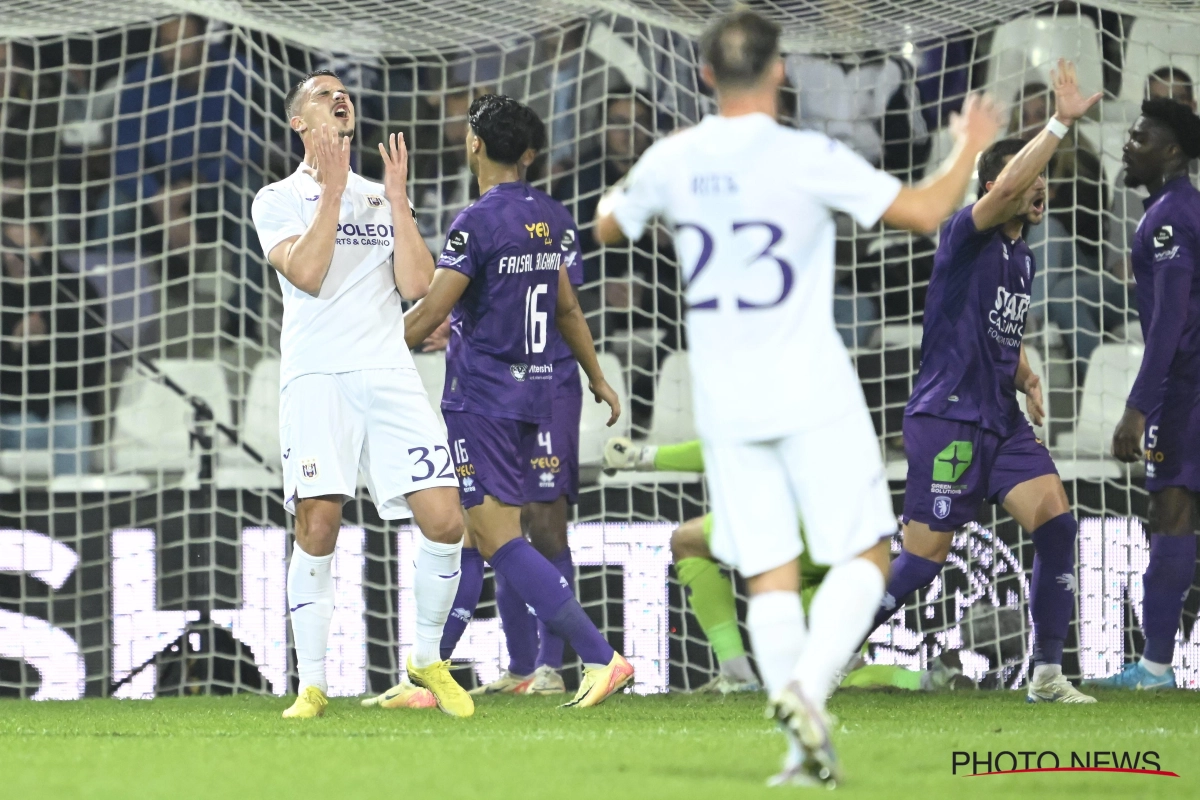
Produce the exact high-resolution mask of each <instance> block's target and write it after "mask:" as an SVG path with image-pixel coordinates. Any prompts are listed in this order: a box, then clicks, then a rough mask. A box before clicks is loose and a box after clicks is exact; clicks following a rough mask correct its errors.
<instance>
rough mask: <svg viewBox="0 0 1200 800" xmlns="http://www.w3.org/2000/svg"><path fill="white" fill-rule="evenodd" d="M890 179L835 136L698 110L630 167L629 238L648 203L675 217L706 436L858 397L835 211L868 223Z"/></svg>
mask: <svg viewBox="0 0 1200 800" xmlns="http://www.w3.org/2000/svg"><path fill="white" fill-rule="evenodd" d="M899 191H900V182H899V181H898V180H896V179H895V178H894V177H892V176H890V175H887V174H886V173H883V172H880V171H878V170H876V169H875V168H874V167H872V166H871V165H870V164H868V163H867V162H866V161H864V160H863V159H862V158H861V157H859V156H858V155H856V154H855V153H854V152H852V151H851V150H850V149H848V148H847V147H846V146H845V145H842V144H840V143H838V142H836V141H834V140H832V139H830V138H828V137H826V136H825V135H824V134H820V133H815V132H812V131H796V130H792V129H790V128H785V127H783V126H782V125H779V124H778V123H776V122H775V121H774V120H773V119H771V118H770V117H768V116H767V115H765V114H749V115H745V116H738V117H721V116H708V117H706V118H705V119H704V120H703V121H702V122H701V123H700V124H699V125H696V126H695V127H694V128H691V129H689V130H686V131H683V132H681V133H678V134H675V135H674V136H669V137H667V138H666V139H663V140H662V141H659V142H657V143H656V144H654V146H653V147H651V148H650V149H649V150H647V151H646V153H645V155H643V156H642V158H641V159H640V160H639V161H638V163H637V164H636V165H635V166H634V168H633V169H632V170H631V171H630V173H629V175H628V177H627V179H626V185H625V191H624V194H623V196H622V197H620V198H619V199H618V200H617V204H616V205H615V206H614V208H613V214H614V215H615V217H616V220H617V222H618V223H619V224H620V226H621V229H622V231H623V232H624V233H625V235H626V236H627V237H629V238H630V239H631V240H634V241H636V240H637V239H639V238H641V236H642V233H643V231H644V229H645V226H646V224H647V222H648V221H649V220H650V218H651V217H653V216H655V215H661V216H662V217H664V219H665V220H666V221H667V222H668V223H669V224H671V225H672V226H673V227H674V229H675V250H676V253H677V255H678V257H679V264H680V267H681V269H682V270H683V274H684V277H685V279H686V281H687V301H688V312H687V324H688V329H687V330H688V340H689V342H690V345H689V349H690V351H691V371H692V384H693V394H694V397H693V403H694V407H695V414H696V425H697V429H698V431H699V432H700V434H701V436H703V437H704V438H705V439H706V440H708V441H742V442H751V441H763V440H768V439H775V438H778V437H781V436H785V435H788V434H790V433H794V432H797V431H801V430H804V429H806V428H811V427H813V426H818V425H821V424H823V423H824V422H825V420H827V419H828V418H829V417H831V416H840V415H841V414H843V413H845V409H846V408H848V407H851V406H848V405H847V404H851V403H853V404H858V405H862V403H863V399H862V389H861V387H860V386H859V383H858V379H857V376H856V375H855V373H854V368H853V367H852V365H851V363H850V358H849V355H848V354H847V352H846V348H845V346H844V345H843V344H842V340H841V337H840V336H839V335H838V332H837V329H836V328H835V327H834V323H833V278H834V238H835V227H834V221H833V216H832V212H833V211H834V210H839V211H845V212H847V213H849V214H850V215H851V216H853V217H854V218H855V219H856V220H858V222H859V223H860V224H862V225H864V226H871V225H874V224H875V223H876V222H878V220H879V218H880V217H881V216H882V215H883V213H884V212H885V211H886V210H887V208H888V206H890V205H891V203H892V201H893V200H894V199H895V198H896V195H897V194H898V193H899Z"/></svg>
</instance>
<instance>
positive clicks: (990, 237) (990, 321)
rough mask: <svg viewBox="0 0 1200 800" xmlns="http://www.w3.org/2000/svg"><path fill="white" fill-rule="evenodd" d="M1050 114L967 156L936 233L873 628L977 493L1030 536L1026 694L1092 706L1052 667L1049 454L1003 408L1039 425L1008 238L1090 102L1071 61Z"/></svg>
mask: <svg viewBox="0 0 1200 800" xmlns="http://www.w3.org/2000/svg"><path fill="white" fill-rule="evenodd" d="M1053 81H1054V96H1055V108H1056V109H1057V110H1056V112H1055V116H1054V118H1053V119H1052V120H1051V122H1050V123H1049V124H1048V125H1047V126H1046V128H1045V129H1044V130H1043V131H1042V132H1041V133H1039V134H1038V135H1037V136H1036V137H1035V138H1034V139H1033V140H1032V141H1030V142H1029V143H1028V144H1026V143H1025V142H1023V141H1021V140H1020V139H1006V140H1004V141H1000V142H997V143H996V144H994V145H992V147H990V148H989V149H988V150H987V152H986V153H984V154H983V156H982V157H981V158H980V160H979V194H980V197H979V200H978V202H976V203H974V204H972V205H969V206H967V207H966V208H964V209H962V210H961V211H959V212H958V213H957V214H955V215H954V216H953V217H951V218H950V221H949V222H947V223H946V225H945V227H944V228H943V229H942V233H941V237H940V239H939V241H938V249H937V253H936V255H935V256H934V268H933V276H932V278H931V279H930V282H929V294H928V296H927V299H926V301H925V335H924V338H923V340H922V341H923V344H922V348H921V368H920V371H919V372H918V373H917V380H916V383H915V385H914V386H913V393H912V397H911V398H910V399H909V401H908V406H907V407H906V409H905V412H904V414H905V416H904V450H905V455H906V456H907V458H908V480H907V483H906V487H905V492H904V516H903V522H904V549H903V550H902V551H901V553H900V556H899V557H898V558H897V559H896V561H895V563H894V564H892V576H891V579H890V580H889V581H888V586H887V593H886V594H885V595H884V597H883V603H882V604H881V606H880V609H879V612H878V614H877V615H876V617H875V624H876V625H879V624H881V623H883V622H884V621H885V620H887V619H888V618H889V617H891V616H892V614H894V613H895V610H896V608H898V607H900V606H903V605H904V604H905V603H906V602H907V599H908V597H909V596H910V595H911V594H912V593H913V592H914V591H916V590H918V589H921V588H922V587H924V586H928V585H929V584H930V583H931V582H932V581H933V579H934V578H935V577H937V575H938V573H939V572H941V569H942V564H943V563H945V561H946V556H947V555H948V553H949V552H950V544H951V540H952V539H953V536H954V531H955V529H957V528H959V527H961V526H963V525H965V524H967V523H968V522H972V521H973V520H975V519H976V517H977V516H978V513H979V507H980V505H981V504H982V503H983V501H984V500H985V499H986V500H988V501H990V502H993V503H997V504H999V505H1003V507H1004V510H1005V511H1007V512H1008V513H1009V514H1011V515H1012V516H1013V519H1015V520H1016V521H1017V522H1018V524H1020V525H1021V527H1023V528H1024V529H1025V530H1027V531H1030V532H1031V533H1032V537H1033V546H1034V560H1033V581H1032V586H1031V588H1030V598H1029V606H1030V614H1031V616H1032V617H1033V643H1034V652H1033V663H1034V665H1035V666H1034V669H1033V675H1032V677H1031V678H1030V681H1029V688H1028V692H1027V694H1026V698H1027V700H1028V701H1029V702H1031V703H1033V702H1060V703H1094V702H1095V698H1092V697H1089V696H1087V695H1085V694H1082V693H1080V692H1079V691H1078V690H1077V689H1076V688H1075V687H1074V686H1072V685H1071V684H1070V683H1069V682H1068V681H1067V679H1066V678H1065V677H1063V674H1062V650H1063V641H1064V640H1065V639H1066V636H1067V630H1068V628H1069V627H1070V624H1071V616H1072V613H1073V612H1074V610H1075V587H1076V586H1077V583H1076V578H1075V534H1076V531H1077V526H1076V523H1075V518H1074V517H1073V516H1072V515H1071V508H1070V504H1069V503H1068V501H1067V494H1066V492H1065V491H1064V490H1063V485H1062V481H1061V480H1060V479H1059V477H1058V470H1057V469H1055V466H1054V461H1053V459H1051V458H1050V453H1049V451H1048V450H1047V449H1046V447H1045V446H1044V445H1043V444H1042V443H1041V441H1039V440H1038V439H1037V438H1036V437H1035V436H1034V433H1033V428H1031V427H1030V425H1029V422H1028V421H1027V420H1026V419H1025V416H1024V415H1023V414H1022V413H1021V410H1020V407H1019V406H1018V405H1017V396H1016V393H1017V391H1021V392H1024V393H1025V395H1026V396H1027V397H1028V408H1029V412H1030V415H1031V416H1032V417H1033V420H1034V422H1035V423H1037V424H1041V422H1042V418H1043V416H1044V412H1043V410H1042V387H1041V384H1040V380H1039V378H1038V376H1037V374H1035V373H1034V372H1033V371H1032V370H1031V369H1030V368H1029V361H1028V360H1027V359H1026V357H1025V350H1024V345H1023V344H1022V342H1021V337H1022V335H1023V333H1024V331H1025V317H1026V313H1027V312H1028V310H1029V292H1030V287H1032V286H1033V279H1034V273H1035V271H1036V268H1037V265H1036V264H1035V263H1034V261H1033V253H1032V252H1031V251H1030V249H1029V247H1028V246H1027V245H1026V244H1025V241H1024V239H1023V238H1022V235H1023V232H1024V230H1025V227H1026V226H1027V225H1037V224H1039V223H1040V222H1041V221H1042V216H1043V214H1044V213H1045V201H1046V183H1045V180H1044V179H1043V178H1042V172H1043V171H1044V170H1045V169H1046V165H1047V164H1048V163H1049V161H1050V158H1051V157H1052V156H1053V155H1054V153H1055V151H1056V149H1057V148H1058V143H1059V141H1060V140H1061V139H1062V138H1063V136H1065V135H1066V133H1067V131H1068V130H1069V128H1070V126H1071V125H1072V124H1074V122H1075V120H1077V119H1079V118H1080V117H1081V116H1083V115H1084V114H1085V113H1086V112H1087V110H1088V109H1089V108H1091V107H1092V105H1093V104H1095V103H1096V102H1097V101H1098V100H1099V99H1100V94H1095V95H1093V96H1091V97H1089V98H1084V97H1083V96H1082V95H1080V93H1079V86H1078V83H1077V81H1076V78H1075V68H1074V66H1073V65H1072V64H1071V63H1070V62H1068V61H1063V60H1060V61H1059V62H1058V68H1057V69H1056V70H1055V71H1054V75H1053Z"/></svg>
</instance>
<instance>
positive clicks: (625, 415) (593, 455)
mask: <svg viewBox="0 0 1200 800" xmlns="http://www.w3.org/2000/svg"><path fill="white" fill-rule="evenodd" d="M596 356H597V358H599V360H600V369H601V370H603V371H604V377H605V378H607V379H608V383H609V385H610V386H612V388H613V390H614V391H615V392H616V393H617V397H618V398H619V399H620V401H621V418H620V419H619V420H617V424H616V425H614V426H612V427H611V428H609V427H608V426H607V423H608V417H609V411H608V406H607V405H605V404H604V403H597V402H596V401H595V398H593V397H592V394H591V392H589V391H588V388H587V375H585V374H584V373H583V370H579V379H580V380H581V381H582V382H583V413H582V414H581V415H580V419H579V465H580V466H581V467H597V466H599V465H600V464H601V463H603V461H604V443H605V442H606V441H608V439H609V437H610V436H628V435H629V431H630V422H629V416H630V414H631V412H632V409H631V408H630V405H629V390H628V389H626V387H625V371H624V370H623V369H622V368H621V361H620V359H618V358H617V357H616V356H615V355H613V354H612V353H597V354H596Z"/></svg>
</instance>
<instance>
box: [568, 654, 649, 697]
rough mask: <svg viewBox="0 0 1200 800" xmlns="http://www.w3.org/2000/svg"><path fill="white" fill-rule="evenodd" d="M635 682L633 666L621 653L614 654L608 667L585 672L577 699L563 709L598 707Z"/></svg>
mask: <svg viewBox="0 0 1200 800" xmlns="http://www.w3.org/2000/svg"><path fill="white" fill-rule="evenodd" d="M632 680H633V665H632V664H630V663H629V662H628V661H626V660H625V656H623V655H621V654H620V653H613V657H612V661H609V662H608V664H607V665H606V666H603V667H593V668H591V669H584V670H583V680H582V681H580V682H579V691H578V692H576V693H575V699H574V700H572V701H571V702H569V703H563V706H562V707H563V708H567V707H575V708H588V707H589V706H598V705H600V704H601V703H603V702H604V701H605V700H607V699H608V698H609V697H610V696H612V695H613V694H615V693H616V692H618V691H620V690H621V688H622V687H624V686H625V685H626V684H628V683H629V682H630V681H632Z"/></svg>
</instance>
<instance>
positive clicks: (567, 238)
mask: <svg viewBox="0 0 1200 800" xmlns="http://www.w3.org/2000/svg"><path fill="white" fill-rule="evenodd" d="M574 244H575V229H574V228H567V229H566V230H565V231H563V235H562V242H561V243H560V244H559V247H561V248H562V251H563V252H564V253H565V252H567V251H568V250H570V249H571V247H573V246H574Z"/></svg>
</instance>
